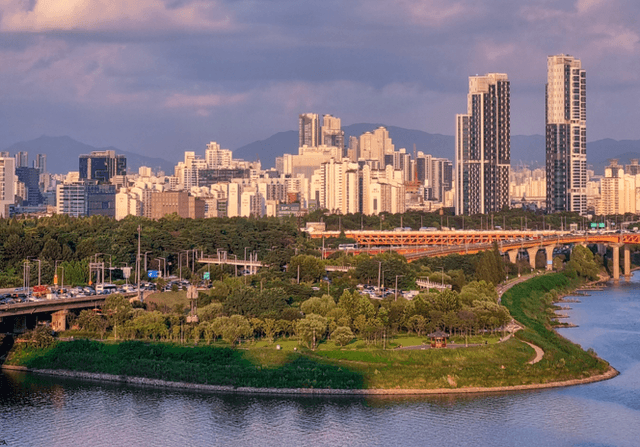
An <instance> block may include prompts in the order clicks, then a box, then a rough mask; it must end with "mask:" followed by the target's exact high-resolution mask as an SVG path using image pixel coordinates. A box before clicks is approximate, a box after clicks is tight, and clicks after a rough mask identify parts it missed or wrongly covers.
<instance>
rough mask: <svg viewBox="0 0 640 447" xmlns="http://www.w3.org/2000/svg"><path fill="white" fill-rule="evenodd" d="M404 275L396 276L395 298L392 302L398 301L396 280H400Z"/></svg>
mask: <svg viewBox="0 0 640 447" xmlns="http://www.w3.org/2000/svg"><path fill="white" fill-rule="evenodd" d="M403 276H404V275H396V297H395V299H394V301H398V278H402V277H403Z"/></svg>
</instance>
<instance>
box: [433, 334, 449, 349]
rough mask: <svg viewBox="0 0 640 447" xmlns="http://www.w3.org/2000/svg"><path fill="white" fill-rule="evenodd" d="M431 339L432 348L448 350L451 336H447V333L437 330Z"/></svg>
mask: <svg viewBox="0 0 640 447" xmlns="http://www.w3.org/2000/svg"><path fill="white" fill-rule="evenodd" d="M429 338H430V339H431V347H432V348H446V347H447V338H449V334H447V333H446V332H442V331H441V330H437V331H435V332H432V333H430V334H429Z"/></svg>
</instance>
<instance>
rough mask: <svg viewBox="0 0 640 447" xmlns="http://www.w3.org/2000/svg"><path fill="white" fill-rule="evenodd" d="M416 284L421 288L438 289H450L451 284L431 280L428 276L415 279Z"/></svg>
mask: <svg viewBox="0 0 640 447" xmlns="http://www.w3.org/2000/svg"><path fill="white" fill-rule="evenodd" d="M416 285H417V286H418V287H420V288H421V289H438V290H441V291H442V290H445V289H451V284H444V283H439V282H433V281H430V280H429V278H419V279H416Z"/></svg>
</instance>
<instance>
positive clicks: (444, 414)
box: [0, 274, 640, 447]
mask: <svg viewBox="0 0 640 447" xmlns="http://www.w3.org/2000/svg"><path fill="white" fill-rule="evenodd" d="M580 300H581V303H571V304H569V306H571V307H572V310H569V311H566V313H568V314H569V315H570V321H571V322H573V323H575V324H578V325H579V327H577V328H572V329H563V330H561V333H562V334H563V335H564V336H566V337H568V338H570V339H571V340H573V341H575V342H577V343H580V344H581V345H582V346H583V347H584V348H585V349H586V348H593V349H595V350H596V352H597V353H598V354H599V355H600V356H601V357H603V358H605V359H607V360H608V361H609V362H610V363H611V364H612V365H613V366H614V367H615V368H616V369H618V370H619V371H620V373H621V374H620V375H619V376H618V377H616V378H614V379H612V380H609V381H605V382H600V383H594V384H589V385H581V386H576V387H569V388H560V389H552V390H540V391H529V392H513V393H505V394H499V395H495V394H489V395H480V396H478V395H473V396H471V395H469V396H456V397H452V396H446V397H419V398H416V397H411V398H398V397H393V398H362V397H357V398H354V397H313V398H312V397H282V396H280V397H271V396H253V395H250V396H237V395H224V394H207V393H204V394H203V393H197V392H191V391H182V390H164V389H160V390H158V389H149V388H143V387H136V386H130V385H122V384H108V383H107V384H104V383H98V382H89V381H77V380H67V379H61V378H55V377H46V376H38V375H33V374H25V373H13V372H5V373H1V374H0V393H1V394H0V445H4V444H3V442H4V443H6V445H8V446H24V445H34V446H40V445H47V446H71V445H73V446H109V447H111V446H190V445H194V446H199V445H222V446H227V445H228V446H231V445H233V446H244V445H259V446H324V445H327V446H334V445H345V446H346V445H348V446H370V445H376V446H377V445H380V446H396V445H403V446H404V445H420V446H422V445H433V446H472V445H473V446H490V445H495V446H499V447H504V446H589V447H595V446H629V447H637V446H640V275H639V274H636V275H634V277H633V279H632V281H631V282H630V283H625V282H621V284H620V285H618V286H612V287H609V288H608V289H607V290H605V291H601V292H592V293H591V296H588V297H580Z"/></svg>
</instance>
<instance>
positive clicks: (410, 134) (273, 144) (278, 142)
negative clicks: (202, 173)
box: [233, 123, 544, 168]
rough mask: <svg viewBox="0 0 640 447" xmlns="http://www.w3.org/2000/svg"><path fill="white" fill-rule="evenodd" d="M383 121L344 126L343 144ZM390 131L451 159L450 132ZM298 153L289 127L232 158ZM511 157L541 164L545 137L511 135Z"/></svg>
mask: <svg viewBox="0 0 640 447" xmlns="http://www.w3.org/2000/svg"><path fill="white" fill-rule="evenodd" d="M380 126H383V124H379V123H378V124H372V123H357V124H351V125H349V126H345V127H343V130H344V136H345V139H344V140H345V145H348V142H349V137H350V136H355V137H359V136H360V135H362V134H363V133H365V132H367V131H374V130H375V129H377V128H378V127H380ZM384 127H386V128H387V130H388V131H389V136H390V137H391V139H392V141H393V144H394V145H395V147H396V148H397V149H400V148H405V149H406V150H407V152H409V153H410V154H413V145H414V144H415V145H416V150H418V151H422V152H424V153H425V154H431V155H433V156H435V157H442V158H448V159H450V160H453V159H454V158H455V156H454V145H455V139H454V137H453V136H451V135H441V134H431V133H428V132H424V131H422V130H415V129H405V128H403V127H397V126H384ZM297 153H298V132H297V131H294V130H289V131H286V132H278V133H277V134H275V135H273V136H271V137H269V138H267V139H265V140H261V141H255V142H253V143H250V144H247V145H246V146H242V147H239V148H237V149H236V150H235V151H233V156H234V158H241V159H245V160H255V159H256V157H257V158H259V159H260V161H261V162H262V167H263V168H271V167H273V166H275V159H276V157H280V156H281V155H282V154H297ZM511 158H512V160H514V161H517V162H519V161H522V162H524V163H527V164H531V163H532V162H533V163H543V164H544V136H542V135H531V136H525V135H517V136H513V137H512V138H511Z"/></svg>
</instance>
